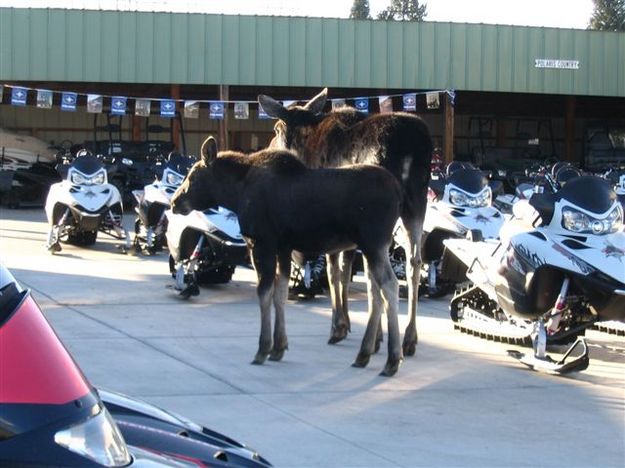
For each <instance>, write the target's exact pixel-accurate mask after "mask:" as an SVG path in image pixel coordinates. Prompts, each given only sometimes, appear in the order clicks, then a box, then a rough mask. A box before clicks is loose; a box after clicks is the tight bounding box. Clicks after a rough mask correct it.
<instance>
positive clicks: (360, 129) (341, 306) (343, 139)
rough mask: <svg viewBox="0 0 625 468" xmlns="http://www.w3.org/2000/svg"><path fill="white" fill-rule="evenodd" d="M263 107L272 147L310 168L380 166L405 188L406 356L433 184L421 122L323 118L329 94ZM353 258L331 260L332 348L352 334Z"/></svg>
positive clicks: (345, 114) (340, 113) (411, 349)
mask: <svg viewBox="0 0 625 468" xmlns="http://www.w3.org/2000/svg"><path fill="white" fill-rule="evenodd" d="M258 101H259V102H260V104H261V105H262V107H263V109H264V110H265V112H266V113H267V114H269V115H270V116H272V117H275V118H277V119H279V121H278V122H277V123H276V125H275V133H276V135H275V137H274V139H273V140H272V142H271V146H272V147H276V148H284V149H289V150H291V151H294V152H295V153H296V154H297V155H298V157H300V158H301V160H302V161H303V162H304V163H305V164H306V165H307V166H308V167H341V166H345V165H349V164H375V165H379V166H382V167H384V168H386V169H388V170H389V171H390V172H391V173H392V174H393V175H394V176H395V178H396V179H397V180H398V181H399V183H400V184H401V187H402V208H401V220H402V223H403V226H404V228H405V229H406V232H407V237H408V243H409V245H407V246H405V248H406V253H407V254H406V257H407V259H408V261H407V262H406V276H407V279H408V314H409V317H410V320H409V323H408V325H407V327H406V331H405V334H404V341H403V351H404V354H405V355H407V356H412V355H413V354H414V353H415V345H416V343H417V326H416V315H417V299H418V286H419V276H420V271H421V236H422V231H423V220H424V218H425V210H426V206H427V190H428V183H429V180H430V162H431V159H432V149H433V148H432V139H431V137H430V132H429V130H428V127H427V125H426V124H425V122H423V120H421V119H420V118H419V117H417V116H415V115H412V114H408V113H404V112H394V113H386V114H374V115H371V116H367V115H366V114H363V113H361V112H358V111H356V110H355V109H353V108H347V107H344V108H341V109H338V110H333V111H331V112H328V113H323V112H322V111H323V108H324V106H325V104H326V101H327V89H324V90H323V91H322V92H321V93H319V94H318V95H317V96H315V97H314V98H313V99H311V100H310V101H309V102H308V103H307V104H306V105H304V106H296V105H295V106H289V107H288V108H285V107H284V106H283V105H282V104H280V103H279V102H277V101H276V100H274V99H272V98H271V97H269V96H264V95H260V96H258ZM352 260H353V252H352V253H348V252H344V253H343V254H342V256H339V255H330V256H328V278H329V281H330V293H331V298H332V318H333V320H332V331H331V336H330V340H329V343H336V342H338V341H341V340H342V339H343V338H345V337H346V336H347V333H348V331H349V329H350V322H349V316H348V311H347V290H348V286H347V285H348V284H349V281H350V278H351V274H350V273H351V262H352Z"/></svg>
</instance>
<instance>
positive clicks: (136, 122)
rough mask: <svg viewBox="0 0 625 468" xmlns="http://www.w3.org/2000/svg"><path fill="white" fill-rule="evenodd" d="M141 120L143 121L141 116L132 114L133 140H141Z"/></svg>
mask: <svg viewBox="0 0 625 468" xmlns="http://www.w3.org/2000/svg"><path fill="white" fill-rule="evenodd" d="M141 122H143V119H142V118H141V117H139V116H138V115H133V116H132V141H141Z"/></svg>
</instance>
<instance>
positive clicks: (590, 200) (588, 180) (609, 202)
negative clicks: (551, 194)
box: [557, 176, 616, 214]
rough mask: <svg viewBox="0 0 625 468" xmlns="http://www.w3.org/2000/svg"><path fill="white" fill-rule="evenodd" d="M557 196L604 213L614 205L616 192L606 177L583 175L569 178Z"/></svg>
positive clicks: (590, 209) (592, 211)
mask: <svg viewBox="0 0 625 468" xmlns="http://www.w3.org/2000/svg"><path fill="white" fill-rule="evenodd" d="M557 198H558V199H560V200H562V199H564V200H566V201H567V202H569V203H570V204H572V205H575V206H577V207H579V208H581V209H582V210H585V211H588V212H590V213H597V214H603V213H605V212H606V211H608V210H609V209H610V208H612V206H613V205H614V202H615V201H616V192H615V191H614V190H613V189H612V187H610V184H609V183H608V182H607V181H606V180H605V179H602V178H600V177H596V176H581V177H576V178H574V179H572V180H569V181H568V182H567V183H566V185H565V186H564V187H563V188H562V189H561V190H560V191H558V193H557Z"/></svg>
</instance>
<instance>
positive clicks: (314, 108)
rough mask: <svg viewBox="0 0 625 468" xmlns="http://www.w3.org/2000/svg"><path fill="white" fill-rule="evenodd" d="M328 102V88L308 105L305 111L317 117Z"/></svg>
mask: <svg viewBox="0 0 625 468" xmlns="http://www.w3.org/2000/svg"><path fill="white" fill-rule="evenodd" d="M327 100H328V88H324V89H323V90H322V91H321V92H320V93H319V94H317V95H316V96H315V97H314V98H312V99H311V100H310V101H308V102H307V103H306V105H305V106H304V109H306V110H308V111H310V112H312V113H313V114H315V115H317V114H320V113H321V111H322V110H323V107H324V106H325V105H326V101H327Z"/></svg>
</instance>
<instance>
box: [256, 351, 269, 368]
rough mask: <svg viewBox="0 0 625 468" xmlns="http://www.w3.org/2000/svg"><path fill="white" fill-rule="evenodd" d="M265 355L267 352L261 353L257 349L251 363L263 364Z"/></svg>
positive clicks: (265, 358)
mask: <svg viewBox="0 0 625 468" xmlns="http://www.w3.org/2000/svg"><path fill="white" fill-rule="evenodd" d="M267 356H269V354H268V353H261V352H260V351H259V352H258V353H256V356H254V360H253V361H252V364H255V365H257V366H260V365H261V364H264V363H265V361H266V360H267Z"/></svg>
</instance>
